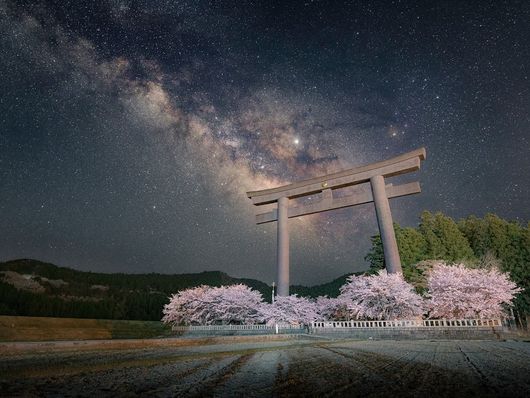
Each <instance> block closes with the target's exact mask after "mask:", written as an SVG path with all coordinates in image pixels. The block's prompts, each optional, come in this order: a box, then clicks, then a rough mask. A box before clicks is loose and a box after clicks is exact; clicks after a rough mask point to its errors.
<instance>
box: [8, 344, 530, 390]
mask: <svg viewBox="0 0 530 398" xmlns="http://www.w3.org/2000/svg"><path fill="white" fill-rule="evenodd" d="M0 391H1V394H0V395H2V396H86V397H92V396H98V397H107V396H113V397H119V396H130V397H134V396H158V397H168V396H190V397H193V396H197V397H199V396H200V397H203V396H212V397H225V396H226V397H233V396H241V397H243V396H244V397H258V396H260V397H261V396H264V397H268V396H282V397H283V396H285V397H290V396H292V397H295V396H315V397H321V396H349V397H355V396H359V397H361V396H362V397H375V396H382V395H388V396H393V397H404V396H407V397H409V396H412V397H425V396H428V397H438V396H446V397H474V396H475V397H497V396H510V397H526V396H528V395H529V394H530V343H525V342H515V341H512V342H500V341H389V340H386V341H347V340H344V341H318V340H307V341H304V340H287V341H258V340H254V341H246V342H243V343H236V342H235V341H229V342H228V341H227V342H223V341H222V340H221V341H219V342H217V343H216V344H209V345H191V346H178V345H173V346H168V347H163V346H154V347H153V346H146V347H144V348H138V347H136V348H134V349H119V350H116V349H92V350H83V351H79V352H76V351H72V350H60V349H49V350H48V351H45V350H44V351H42V350H41V351H39V352H36V353H31V352H27V351H24V352H21V353H16V352H15V353H14V352H11V353H10V354H9V355H4V356H2V358H1V359H0Z"/></svg>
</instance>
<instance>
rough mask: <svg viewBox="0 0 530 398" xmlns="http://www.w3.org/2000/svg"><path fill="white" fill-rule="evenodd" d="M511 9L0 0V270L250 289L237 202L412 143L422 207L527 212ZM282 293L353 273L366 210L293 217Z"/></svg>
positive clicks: (519, 6)
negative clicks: (194, 281) (214, 282)
mask: <svg viewBox="0 0 530 398" xmlns="http://www.w3.org/2000/svg"><path fill="white" fill-rule="evenodd" d="M529 38H530V3H529V2H527V1H521V2H503V1H477V2H472V1H436V2H429V1H426V2H417V3H413V2H405V1H392V2H390V1H381V2H375V1H371V2H368V1H367V2H331V1H330V2H328V1H320V2H319V1H306V2H304V1H300V2H288V1H280V2H273V1H263V2H258V1H256V2H247V1H233V2H217V1H212V2H204V1H189V2H186V1H177V0H166V1H160V0H158V1H157V0H152V1H151V0H145V1H126V0H123V1H120V0H113V1H111V0H108V1H104V0H98V1H93V2H92V1H65V0H60V1H59V0H58V1H42V2H38V1H33V2H25V1H21V2H13V1H10V0H7V1H6V0H0V223H1V224H0V225H1V229H0V261H4V260H8V259H14V258H36V259H40V260H43V261H49V262H53V263H55V264H58V265H63V266H69V267H73V268H76V269H80V270H91V271H103V272H134V273H137V272H161V273H182V272H201V271H206V270H221V271H225V272H227V273H229V274H230V275H232V276H236V277H251V278H256V279H260V280H262V281H264V282H267V283H271V282H272V281H273V280H274V279H275V262H276V258H275V256H276V252H275V250H276V249H275V248H276V229H275V227H276V226H275V224H266V225H260V226H258V225H255V223H254V216H253V214H254V210H255V209H254V208H253V206H252V205H251V202H250V200H249V199H248V198H247V197H246V195H245V192H246V191H247V190H257V189H263V188H270V187H274V186H278V185H282V184H285V183H289V182H293V181H296V180H298V179H301V178H307V177H314V176H318V175H321V174H325V173H328V172H333V171H338V170H341V169H344V168H349V167H353V166H357V165H362V164H365V163H370V162H375V161H379V160H384V159H386V158H390V157H393V156H396V155H399V154H401V153H403V152H407V151H410V150H413V149H416V148H419V147H422V146H425V147H426V148H427V159H426V160H425V161H424V162H423V163H422V169H421V170H420V171H419V172H417V173H414V174H410V175H407V176H403V177H400V178H398V179H394V180H392V181H390V180H389V181H388V182H400V181H415V180H418V181H420V183H421V186H422V193H421V194H419V195H414V196H409V197H404V198H398V199H393V200H391V202H390V206H391V209H392V212H393V216H394V220H395V221H396V222H398V223H400V224H401V225H406V226H416V225H417V223H418V217H419V215H420V213H421V211H422V210H430V211H442V212H443V213H445V214H447V215H449V216H451V217H454V218H461V217H466V216H468V215H471V214H475V215H477V216H483V215H484V214H486V213H488V212H493V213H496V214H498V215H499V216H501V217H503V218H506V219H510V220H518V221H520V222H522V223H526V222H528V220H529V219H530V207H529V206H528V198H529V197H530V188H529V186H530V185H529V178H528V177H529V176H530V144H529V140H530V79H529V75H530V44H529V43H530V39H529ZM290 229H291V282H294V283H303V284H318V283H324V282H327V281H329V280H331V279H333V278H335V277H338V276H340V275H342V274H344V273H347V272H353V271H357V270H362V269H365V268H366V267H367V264H366V263H365V262H364V260H363V257H364V255H365V254H366V252H367V251H368V249H369V247H370V236H371V235H374V234H375V233H377V231H378V230H377V224H376V219H375V211H374V209H373V205H372V204H367V205H362V206H357V207H353V208H349V209H343V210H339V211H334V212H330V213H326V214H317V215H311V216H306V217H303V218H298V219H293V220H292V221H291V222H290Z"/></svg>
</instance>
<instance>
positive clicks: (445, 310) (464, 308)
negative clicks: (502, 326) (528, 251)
mask: <svg viewBox="0 0 530 398" xmlns="http://www.w3.org/2000/svg"><path fill="white" fill-rule="evenodd" d="M427 285H428V292H429V293H428V294H429V297H430V298H429V300H428V302H427V307H428V310H429V317H431V318H447V319H451V318H477V317H478V318H497V317H501V316H503V315H504V309H503V304H504V305H506V306H510V305H512V300H513V298H514V296H515V295H516V294H517V293H518V292H520V291H521V289H520V288H518V287H517V285H516V284H515V283H514V282H512V281H510V280H509V276H508V275H507V274H505V273H502V272H500V271H498V270H497V269H495V268H493V269H489V270H487V269H470V268H466V267H465V266H464V265H462V264H457V265H453V266H449V265H447V264H445V263H443V262H440V263H438V264H436V265H435V266H434V267H433V268H432V270H431V271H430V272H429V275H428V278H427Z"/></svg>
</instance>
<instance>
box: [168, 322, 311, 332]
mask: <svg viewBox="0 0 530 398" xmlns="http://www.w3.org/2000/svg"><path fill="white" fill-rule="evenodd" d="M284 329H289V330H304V325H296V326H295V325H288V324H280V323H279V324H277V325H272V326H269V325H193V326H173V327H172V330H173V331H174V332H192V331H214V330H215V331H225V330H227V331H229V330H267V331H277V330H284Z"/></svg>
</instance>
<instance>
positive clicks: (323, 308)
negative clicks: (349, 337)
mask: <svg viewBox="0 0 530 398" xmlns="http://www.w3.org/2000/svg"><path fill="white" fill-rule="evenodd" d="M316 307H317V311H318V315H319V320H325V321H344V320H349V319H350V312H349V311H348V301H347V300H345V299H344V298H343V297H337V298H329V297H327V296H320V297H317V299H316Z"/></svg>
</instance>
